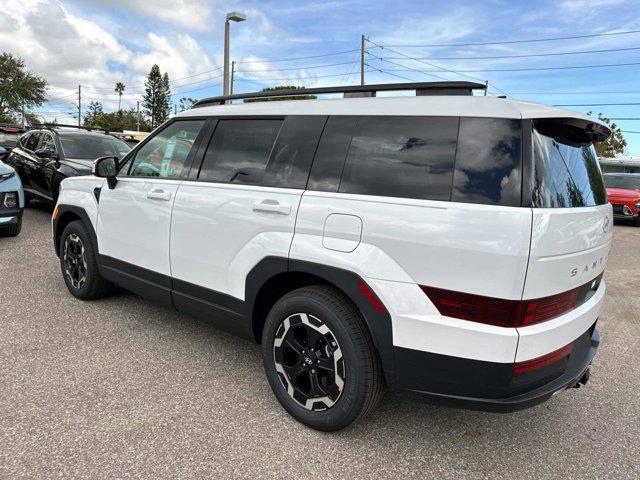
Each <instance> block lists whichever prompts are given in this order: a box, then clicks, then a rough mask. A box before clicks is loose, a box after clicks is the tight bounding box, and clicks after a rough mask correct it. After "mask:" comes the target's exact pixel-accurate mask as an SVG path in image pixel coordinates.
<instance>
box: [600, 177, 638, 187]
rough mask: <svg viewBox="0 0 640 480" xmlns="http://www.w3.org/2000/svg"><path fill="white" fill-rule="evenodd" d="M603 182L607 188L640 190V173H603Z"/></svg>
mask: <svg viewBox="0 0 640 480" xmlns="http://www.w3.org/2000/svg"><path fill="white" fill-rule="evenodd" d="M604 184H605V185H606V186H607V187H609V188H628V189H631V190H640V174H638V175H625V176H622V175H607V174H605V175H604Z"/></svg>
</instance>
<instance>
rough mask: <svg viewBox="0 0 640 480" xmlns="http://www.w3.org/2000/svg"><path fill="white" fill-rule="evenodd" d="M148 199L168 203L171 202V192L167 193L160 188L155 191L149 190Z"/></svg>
mask: <svg viewBox="0 0 640 480" xmlns="http://www.w3.org/2000/svg"><path fill="white" fill-rule="evenodd" d="M147 198H149V199H151V200H164V201H165V202H168V201H169V200H171V192H165V191H164V190H161V189H159V188H154V189H153V190H149V191H148V192H147Z"/></svg>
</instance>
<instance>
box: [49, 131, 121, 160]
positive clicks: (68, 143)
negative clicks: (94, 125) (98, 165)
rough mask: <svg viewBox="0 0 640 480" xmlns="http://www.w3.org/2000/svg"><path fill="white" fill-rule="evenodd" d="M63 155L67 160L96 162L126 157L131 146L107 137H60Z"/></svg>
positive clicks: (76, 135) (74, 135)
mask: <svg viewBox="0 0 640 480" xmlns="http://www.w3.org/2000/svg"><path fill="white" fill-rule="evenodd" d="M60 143H61V144H62V151H63V155H64V156H65V157H66V158H78V159H81V160H95V159H96V158H100V157H107V156H115V157H124V156H125V155H126V154H127V153H128V152H129V150H131V149H130V148H129V146H128V145H127V144H126V143H124V142H123V141H122V140H118V139H117V138H115V137H111V136H108V135H105V136H104V137H102V136H98V135H81V134H80V135H79V134H72V135H62V134H61V135H60Z"/></svg>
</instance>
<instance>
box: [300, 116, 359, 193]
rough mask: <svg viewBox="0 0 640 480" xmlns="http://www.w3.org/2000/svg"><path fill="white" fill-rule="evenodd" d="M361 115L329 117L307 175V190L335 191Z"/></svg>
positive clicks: (338, 185)
mask: <svg viewBox="0 0 640 480" xmlns="http://www.w3.org/2000/svg"><path fill="white" fill-rule="evenodd" d="M360 118H361V117H354V116H336V117H329V120H328V121H327V124H326V126H325V127H324V132H323V133H322V139H321V140H320V144H319V145H318V151H317V152H316V156H315V158H314V160H313V167H312V168H311V174H310V175H309V183H308V184H307V188H308V189H309V190H319V191H321V192H337V191H338V188H339V187H340V175H342V168H343V167H344V161H345V159H346V158H347V153H348V152H349V145H351V139H352V138H353V136H354V135H355V134H356V133H357V128H358V125H359V121H360Z"/></svg>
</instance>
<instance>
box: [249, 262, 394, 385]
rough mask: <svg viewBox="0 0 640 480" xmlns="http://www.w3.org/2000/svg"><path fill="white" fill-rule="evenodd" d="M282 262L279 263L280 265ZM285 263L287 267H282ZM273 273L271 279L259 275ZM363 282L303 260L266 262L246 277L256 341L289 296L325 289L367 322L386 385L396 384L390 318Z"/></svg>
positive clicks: (338, 269) (343, 272)
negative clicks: (374, 302) (302, 290)
mask: <svg viewBox="0 0 640 480" xmlns="http://www.w3.org/2000/svg"><path fill="white" fill-rule="evenodd" d="M278 260H280V262H279V261H278ZM283 262H284V263H283ZM265 270H270V271H271V273H272V274H271V275H264V273H263V274H262V275H260V272H261V271H262V272H264V271H265ZM361 281H362V278H361V277H360V276H359V275H357V274H356V273H354V272H351V271H348V270H343V269H340V268H336V267H329V266H326V265H321V264H317V263H313V262H306V261H300V260H289V261H288V262H287V260H286V259H276V258H275V257H270V259H269V258H268V259H265V260H263V261H262V262H261V263H260V264H258V265H257V266H256V267H255V268H254V269H253V270H252V271H251V273H250V274H249V276H248V277H247V291H246V297H245V298H246V300H247V307H248V311H247V313H248V315H249V318H251V322H252V330H253V335H254V339H255V341H256V342H257V343H261V340H262V332H263V328H264V324H265V321H266V319H267V315H268V314H269V311H270V310H271V308H272V307H273V306H274V305H275V304H276V302H277V301H278V300H279V299H280V298H282V297H283V296H284V295H286V294H287V293H289V292H291V291H293V290H296V289H299V288H301V287H305V286H311V285H324V286H328V287H330V288H332V289H333V290H335V291H336V292H337V293H339V294H340V295H341V296H343V297H344V298H345V299H346V300H347V301H348V302H349V303H351V304H352V305H353V306H354V308H355V309H356V310H357V312H358V313H359V314H360V316H361V317H362V319H363V320H364V323H365V326H366V328H367V331H368V333H369V336H370V337H371V340H372V342H373V345H374V348H375V350H376V353H377V354H378V356H379V358H380V361H381V362H382V365H383V370H384V374H385V378H386V381H387V384H389V385H391V384H393V383H395V373H394V366H393V365H394V362H393V338H392V326H391V317H390V315H389V313H388V312H387V311H386V310H385V311H384V312H380V311H377V310H376V309H375V308H374V307H373V305H372V304H371V303H370V302H369V300H368V299H367V298H366V297H365V295H363V293H362V292H361V291H360V289H359V286H360V282H361Z"/></svg>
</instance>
